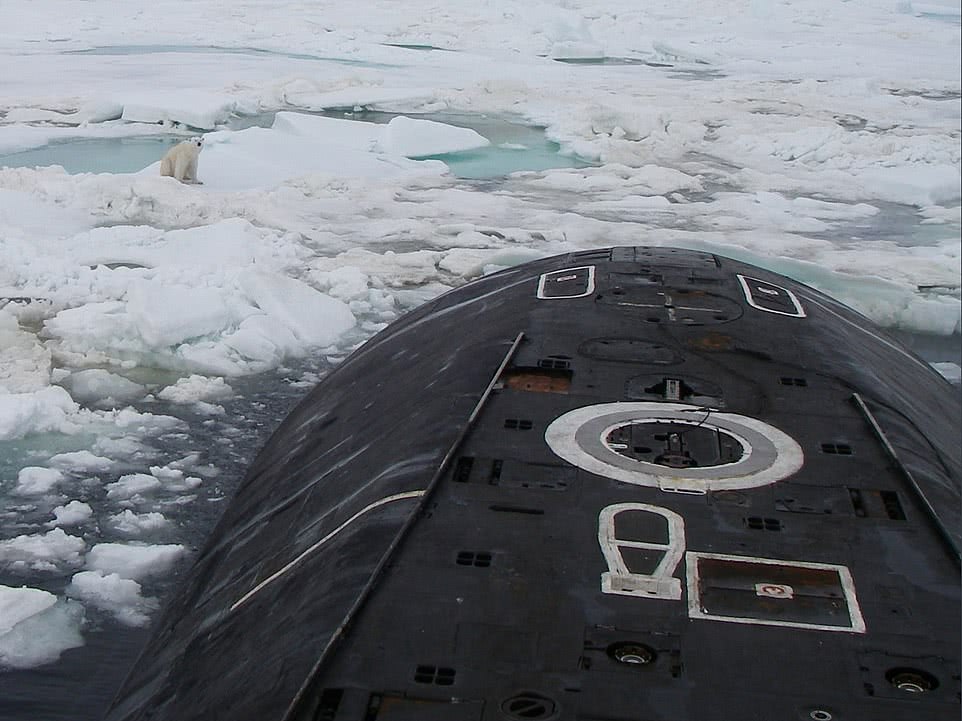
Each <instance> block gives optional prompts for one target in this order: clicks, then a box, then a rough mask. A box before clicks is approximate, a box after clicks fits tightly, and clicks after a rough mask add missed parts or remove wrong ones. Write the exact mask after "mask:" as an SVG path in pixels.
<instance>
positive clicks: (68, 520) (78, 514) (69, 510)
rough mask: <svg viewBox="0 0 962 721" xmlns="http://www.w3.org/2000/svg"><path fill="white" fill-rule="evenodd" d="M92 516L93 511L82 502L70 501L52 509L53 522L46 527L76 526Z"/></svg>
mask: <svg viewBox="0 0 962 721" xmlns="http://www.w3.org/2000/svg"><path fill="white" fill-rule="evenodd" d="M93 514H94V511H93V509H92V508H91V507H90V506H89V505H88V504H86V503H84V502H83V501H70V503H68V504H66V505H64V506H57V507H56V508H54V509H53V515H54V520H53V521H51V522H50V523H48V524H47V525H54V526H76V525H79V524H81V523H84V522H86V521H88V520H89V519H90V517H91V516H93Z"/></svg>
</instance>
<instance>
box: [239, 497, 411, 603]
mask: <svg viewBox="0 0 962 721" xmlns="http://www.w3.org/2000/svg"><path fill="white" fill-rule="evenodd" d="M423 495H424V490H420V491H405V492H404V493H395V494H394V495H393V496H385V497H384V498H381V499H380V500H377V501H374V503H371V504H369V505H367V506H365V507H364V508H362V509H361V510H360V511H358V512H357V513H355V514H354V515H353V516H351V517H350V518H348V519H347V520H346V521H344V523H342V524H341V525H340V526H338V527H337V528H335V529H334V530H333V531H331V532H330V533H328V534H327V535H326V536H324V538H322V539H321V540H320V541H318V542H317V543H315V544H314V545H313V546H311V547H310V548H308V549H306V550H305V551H303V552H302V553H301V554H300V555H299V556H297V557H296V558H295V559H294V560H293V561H291V562H290V563H288V564H287V565H286V566H284V567H283V568H281V569H280V570H279V571H276V572H274V573H272V574H271V575H270V576H268V577H267V578H265V579H264V580H263V581H261V582H260V583H258V584H257V585H256V586H254V588H252V589H251V590H250V591H248V592H247V593H245V594H244V595H243V596H241V597H240V598H239V599H237V600H236V601H234V603H233V604H232V605H231V607H230V611H231V613H233V612H234V610H235V609H237V608H239V607H240V606H242V605H244V604H245V603H246V602H247V601H248V600H250V599H251V598H252V597H253V596H254V595H255V594H256V593H257V592H258V591H260V590H261V589H262V588H264V587H265V586H267V585H269V584H271V583H273V582H274V581H276V580H277V579H278V578H280V577H281V576H283V575H284V574H285V573H287V572H288V571H290V570H291V569H292V568H294V566H296V565H297V564H298V563H300V562H301V561H303V560H304V559H305V558H307V557H308V556H310V555H311V554H312V553H314V551H316V550H317V549H318V548H320V547H321V546H323V545H324V544H325V543H327V542H328V541H330V540H331V539H332V538H334V536H336V535H337V534H338V533H340V532H341V531H343V530H344V529H345V528H347V527H348V526H350V525H351V524H352V523H354V521H356V520H357V519H358V518H360V517H361V516H363V515H364V514H365V513H368V512H370V511H373V510H374V509H375V508H380V507H381V506H384V505H387V504H388V503H393V502H394V501H403V500H405V499H408V498H420V497H421V496H423Z"/></svg>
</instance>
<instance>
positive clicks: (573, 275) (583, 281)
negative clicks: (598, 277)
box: [538, 265, 595, 300]
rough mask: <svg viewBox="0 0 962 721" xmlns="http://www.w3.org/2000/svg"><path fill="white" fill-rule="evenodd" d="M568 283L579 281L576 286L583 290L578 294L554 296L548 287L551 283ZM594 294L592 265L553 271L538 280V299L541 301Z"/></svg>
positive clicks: (593, 269) (593, 270) (593, 268)
mask: <svg viewBox="0 0 962 721" xmlns="http://www.w3.org/2000/svg"><path fill="white" fill-rule="evenodd" d="M570 281H579V282H578V284H577V286H578V289H580V288H581V286H583V287H584V290H581V291H580V292H578V293H570V294H567V295H554V294H553V293H552V290H553V288H551V287H550V285H549V284H551V283H566V282H570ZM594 292H595V267H594V266H593V265H581V266H578V267H576V268H564V269H562V270H553V271H551V272H550V273H544V274H543V275H542V276H541V278H540V279H538V298H540V299H541V300H563V299H569V298H584V297H586V296H589V295H591V294H592V293H594Z"/></svg>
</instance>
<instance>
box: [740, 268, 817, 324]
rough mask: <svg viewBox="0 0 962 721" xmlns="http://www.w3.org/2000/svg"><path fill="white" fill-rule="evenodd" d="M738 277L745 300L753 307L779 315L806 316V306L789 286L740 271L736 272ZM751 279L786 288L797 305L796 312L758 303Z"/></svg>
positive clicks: (790, 298)
mask: <svg viewBox="0 0 962 721" xmlns="http://www.w3.org/2000/svg"><path fill="white" fill-rule="evenodd" d="M736 277H737V278H738V282H739V283H741V286H742V292H743V293H744V294H745V300H746V301H747V302H748V305H750V306H751V307H752V308H755V309H756V310H761V311H764V312H765V313H775V314H777V315H787V316H788V317H789V318H804V317H805V308H803V307H802V303H801V301H800V300H799V299H798V298H797V297H796V296H795V294H794V293H793V292H792V291H790V290H789V289H788V288H784V287H782V286H780V285H778V284H777V283H771V282H769V281H767V280H762V279H761V278H752V277H751V276H750V275H741V274H740V273H737V274H736ZM750 280H754V281H757V282H759V283H764V284H765V285H770V286H772V287H773V288H781V289H782V290H784V291H785V293H787V294H788V298H789V300H791V301H792V305H794V306H795V312H794V313H789V312H787V311H784V310H772V309H771V308H765V307H763V306H760V305H758V304H757V303H756V302H755V297H754V296H753V295H752V291H751V288H749V287H748V281H750Z"/></svg>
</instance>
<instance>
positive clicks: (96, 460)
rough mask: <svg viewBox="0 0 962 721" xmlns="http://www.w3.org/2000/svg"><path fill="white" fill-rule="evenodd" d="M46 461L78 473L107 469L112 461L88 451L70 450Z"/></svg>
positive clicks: (56, 466)
mask: <svg viewBox="0 0 962 721" xmlns="http://www.w3.org/2000/svg"><path fill="white" fill-rule="evenodd" d="M48 463H49V464H50V465H51V466H54V467H55V468H60V469H63V470H65V471H75V472H79V473H97V472H103V471H109V470H110V468H111V466H113V461H111V460H110V459H109V458H104V457H103V456H96V455H94V454H93V453H91V452H90V451H70V452H69V453H58V454H57V455H55V456H52V457H51V458H50V460H49V461H48Z"/></svg>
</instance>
